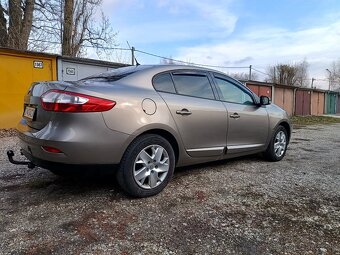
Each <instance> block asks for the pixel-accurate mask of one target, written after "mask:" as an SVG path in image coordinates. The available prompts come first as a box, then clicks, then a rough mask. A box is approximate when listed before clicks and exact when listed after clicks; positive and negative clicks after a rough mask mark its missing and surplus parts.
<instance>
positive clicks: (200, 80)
mask: <svg viewBox="0 0 340 255" xmlns="http://www.w3.org/2000/svg"><path fill="white" fill-rule="evenodd" d="M172 77H173V80H174V83H175V87H176V90H177V92H178V94H181V95H186V96H193V97H202V98H207V99H215V97H214V93H213V91H212V88H211V85H210V82H209V79H208V77H207V76H206V75H201V74H173V76H172Z"/></svg>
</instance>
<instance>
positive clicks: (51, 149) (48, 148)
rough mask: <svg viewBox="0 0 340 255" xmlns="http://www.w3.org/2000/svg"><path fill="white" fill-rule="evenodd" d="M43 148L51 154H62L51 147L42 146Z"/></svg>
mask: <svg viewBox="0 0 340 255" xmlns="http://www.w3.org/2000/svg"><path fill="white" fill-rule="evenodd" d="M41 148H43V150H44V151H47V152H50V153H62V151H61V150H59V149H57V148H54V147H51V146H41Z"/></svg>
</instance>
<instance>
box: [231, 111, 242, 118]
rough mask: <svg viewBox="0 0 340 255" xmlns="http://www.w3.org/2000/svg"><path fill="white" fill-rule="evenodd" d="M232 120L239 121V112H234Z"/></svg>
mask: <svg viewBox="0 0 340 255" xmlns="http://www.w3.org/2000/svg"><path fill="white" fill-rule="evenodd" d="M230 118H232V119H239V118H240V115H238V113H237V112H234V113H233V114H231V115H230Z"/></svg>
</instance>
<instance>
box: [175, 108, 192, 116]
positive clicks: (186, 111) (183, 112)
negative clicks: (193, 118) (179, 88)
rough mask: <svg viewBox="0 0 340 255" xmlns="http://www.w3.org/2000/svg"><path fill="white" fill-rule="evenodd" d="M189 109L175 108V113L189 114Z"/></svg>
mask: <svg viewBox="0 0 340 255" xmlns="http://www.w3.org/2000/svg"><path fill="white" fill-rule="evenodd" d="M191 113H192V112H191V111H189V110H188V109H185V108H183V109H182V110H177V111H176V114H179V115H191Z"/></svg>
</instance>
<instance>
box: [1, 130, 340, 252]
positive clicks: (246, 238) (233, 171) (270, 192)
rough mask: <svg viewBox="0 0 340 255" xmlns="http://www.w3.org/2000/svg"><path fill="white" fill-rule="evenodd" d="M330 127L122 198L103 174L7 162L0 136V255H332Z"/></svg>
mask: <svg viewBox="0 0 340 255" xmlns="http://www.w3.org/2000/svg"><path fill="white" fill-rule="evenodd" d="M339 134H340V125H339V124H334V125H328V126H310V127H306V128H303V129H297V130H295V131H294V134H293V139H292V141H291V144H290V146H289V150H288V152H287V155H286V157H285V159H284V160H282V161H281V162H277V163H268V162H265V161H263V160H262V159H261V157H259V156H251V157H246V158H241V159H235V160H230V161H224V162H219V163H213V164H204V165H199V166H194V167H189V168H182V169H177V171H176V173H175V176H174V179H173V180H172V181H171V183H170V184H169V185H168V187H167V188H166V189H165V190H164V191H163V192H162V193H161V194H159V195H158V196H155V197H151V198H146V199H131V198H129V197H127V196H125V195H124V194H123V193H122V192H121V191H120V190H119V189H118V188H117V185H116V184H115V182H114V181H112V178H109V176H105V175H101V177H96V178H94V176H92V177H90V178H77V179H63V178H60V177H56V176H54V175H53V174H51V173H49V172H48V171H46V170H43V169H40V168H37V169H34V170H30V171H29V170H28V169H27V168H25V167H22V166H15V165H11V164H10V163H8V162H7V160H6V156H5V151H6V150H7V149H13V148H14V149H17V150H18V148H17V138H15V137H5V138H1V139H0V164H1V169H0V199H1V203H0V219H1V221H0V253H1V254H51V253H54V254H195V253H199V254H340V238H339V236H340V158H339V155H340V135H339Z"/></svg>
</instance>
